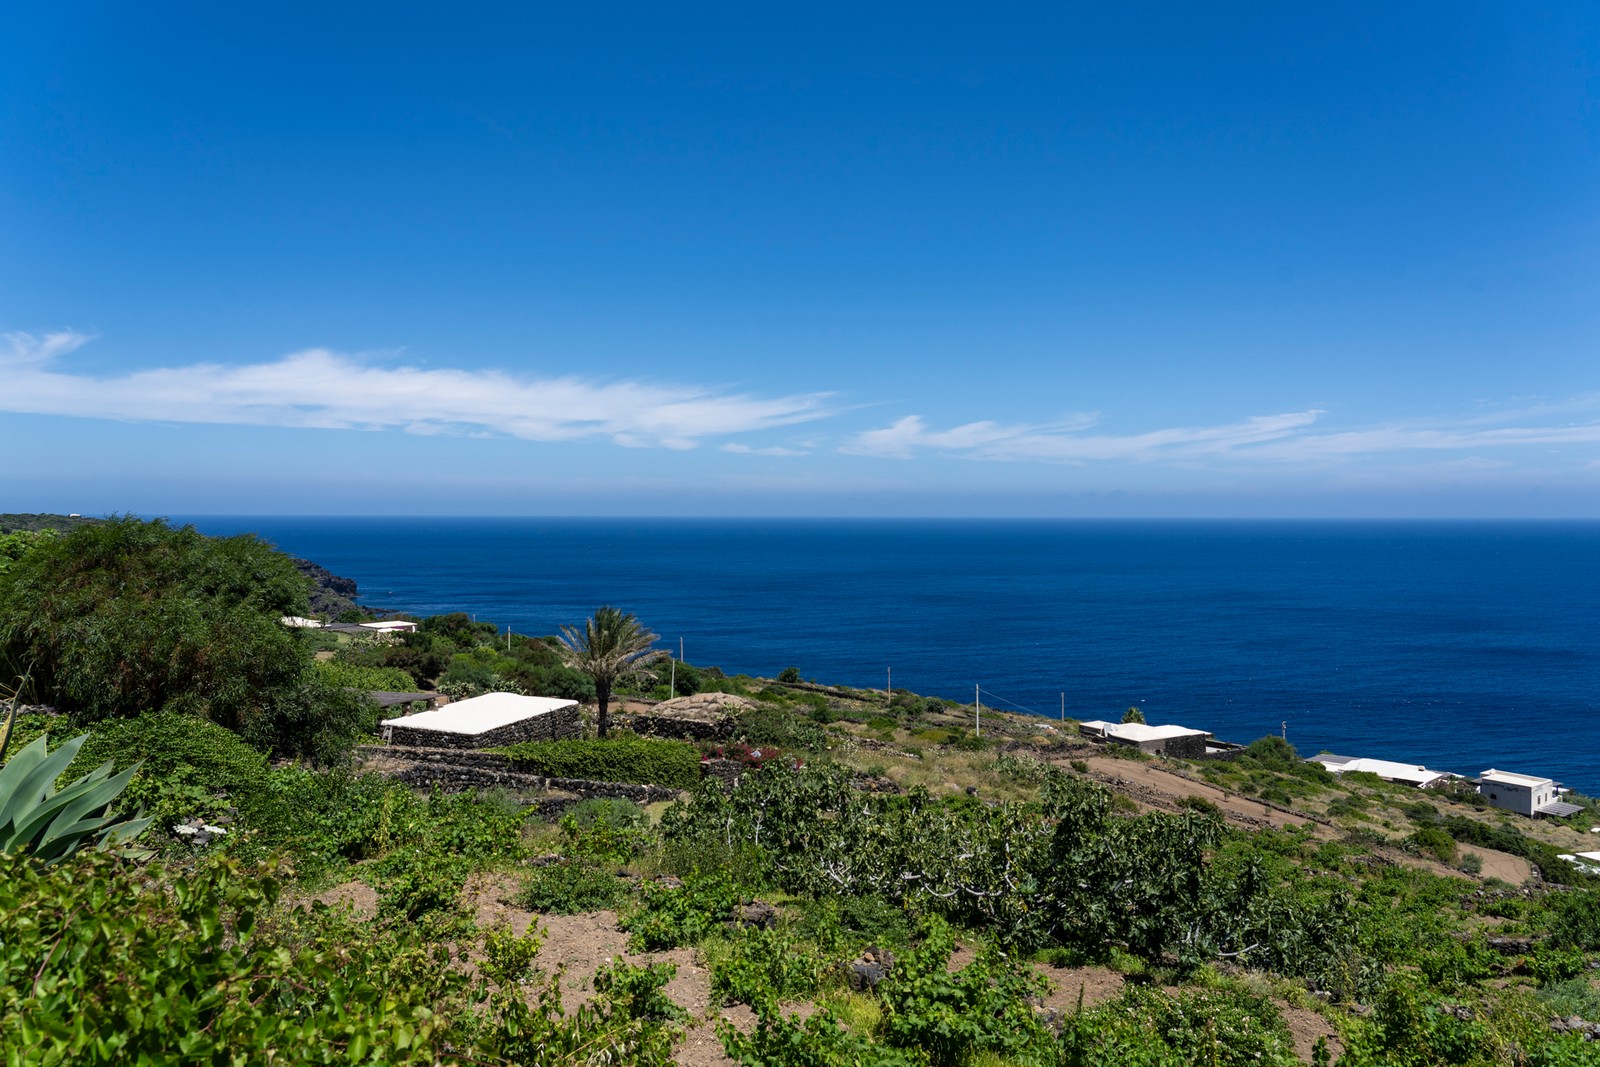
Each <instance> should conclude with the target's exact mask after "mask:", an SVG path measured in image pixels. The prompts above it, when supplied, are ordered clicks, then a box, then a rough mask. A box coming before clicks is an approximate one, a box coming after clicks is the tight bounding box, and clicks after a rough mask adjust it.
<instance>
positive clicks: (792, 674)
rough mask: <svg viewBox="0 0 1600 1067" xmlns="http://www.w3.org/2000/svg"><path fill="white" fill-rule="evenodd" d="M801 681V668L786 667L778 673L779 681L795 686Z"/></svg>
mask: <svg viewBox="0 0 1600 1067" xmlns="http://www.w3.org/2000/svg"><path fill="white" fill-rule="evenodd" d="M799 680H800V668H799V667H785V668H784V669H783V670H781V671H779V672H778V681H780V682H784V683H787V684H789V685H793V684H794V683H795V682H798V681H799Z"/></svg>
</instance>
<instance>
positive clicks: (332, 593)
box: [294, 559, 361, 619]
mask: <svg viewBox="0 0 1600 1067" xmlns="http://www.w3.org/2000/svg"><path fill="white" fill-rule="evenodd" d="M294 565H295V569H296V570H298V571H299V572H300V573H301V574H303V575H305V576H306V577H307V578H310V579H311V585H312V589H311V607H310V610H311V614H312V615H313V616H316V617H317V618H329V619H337V618H338V617H339V616H340V615H343V614H344V613H345V612H347V611H359V610H361V607H360V605H359V604H357V603H356V597H358V596H360V595H361V594H360V593H358V592H357V591H356V583H355V579H353V578H341V577H340V576H339V575H337V574H334V573H333V572H332V571H330V570H328V568H326V567H324V566H322V565H321V564H320V563H312V562H311V561H310V560H309V559H296V560H295V561H294Z"/></svg>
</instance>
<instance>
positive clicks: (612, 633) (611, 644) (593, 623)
mask: <svg viewBox="0 0 1600 1067" xmlns="http://www.w3.org/2000/svg"><path fill="white" fill-rule="evenodd" d="M657 640H658V638H657V637H656V635H655V634H653V633H651V632H650V630H649V629H647V628H646V627H645V626H644V625H642V624H641V623H640V622H639V620H638V618H637V617H636V616H634V614H633V613H632V612H626V611H622V610H620V609H618V608H613V607H610V606H606V607H602V608H600V609H598V610H597V611H595V613H594V614H593V615H591V616H589V618H588V619H586V620H585V621H584V623H583V625H582V626H581V627H578V626H563V627H562V628H561V638H560V649H559V651H560V653H561V658H562V661H563V662H564V663H565V664H566V665H567V666H568V667H571V668H572V669H574V670H579V671H582V672H583V673H585V674H587V675H588V676H589V677H590V678H592V679H594V692H595V706H596V710H597V712H598V723H597V726H598V729H599V733H600V736H601V738H605V737H606V736H607V735H608V734H609V733H610V732H611V719H610V702H611V691H612V689H613V688H614V687H615V686H616V684H617V680H618V679H619V678H621V677H622V676H624V675H626V674H640V673H648V669H649V667H650V665H651V664H652V663H654V662H655V661H656V660H659V659H661V658H662V657H663V656H665V655H666V653H665V652H663V651H662V650H661V649H658V648H655V647H654V645H655V643H656V641H657Z"/></svg>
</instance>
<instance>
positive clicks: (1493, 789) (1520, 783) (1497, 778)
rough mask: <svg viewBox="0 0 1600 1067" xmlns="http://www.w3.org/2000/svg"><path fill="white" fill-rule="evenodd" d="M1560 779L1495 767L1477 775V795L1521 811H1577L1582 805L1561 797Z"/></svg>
mask: <svg viewBox="0 0 1600 1067" xmlns="http://www.w3.org/2000/svg"><path fill="white" fill-rule="evenodd" d="M1562 792H1564V790H1562V789H1561V786H1560V783H1558V782H1556V781H1555V780H1553V779H1550V778H1536V777H1534V776H1533V775H1531V774H1514V773H1513V772H1511V771H1497V770H1495V769H1494V768H1493V767H1491V768H1489V769H1488V770H1486V771H1484V772H1483V773H1482V774H1481V775H1479V776H1478V795H1479V796H1481V797H1483V799H1484V800H1486V801H1488V803H1489V805H1490V806H1491V807H1496V808H1504V809H1505V810H1506V811H1514V812H1516V813H1517V814H1518V815H1527V816H1530V817H1531V816H1534V815H1553V816H1556V817H1557V818H1560V817H1563V816H1567V815H1576V814H1577V813H1578V812H1580V811H1582V810H1583V809H1582V808H1580V807H1579V806H1578V805H1576V804H1568V803H1567V802H1565V801H1563V800H1561V799H1560V795H1561V793H1562Z"/></svg>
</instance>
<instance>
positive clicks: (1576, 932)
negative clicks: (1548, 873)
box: [1546, 889, 1600, 952]
mask: <svg viewBox="0 0 1600 1067" xmlns="http://www.w3.org/2000/svg"><path fill="white" fill-rule="evenodd" d="M1546 910H1547V914H1548V916H1549V923H1550V940H1551V941H1552V942H1554V943H1555V944H1556V945H1558V946H1560V947H1562V948H1576V949H1584V950H1587V951H1590V952H1595V951H1600V890H1595V889H1577V890H1572V891H1570V892H1566V893H1561V894H1559V895H1557V896H1556V897H1555V898H1554V899H1553V900H1552V901H1551V902H1550V904H1549V905H1548V907H1547V909H1546Z"/></svg>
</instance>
